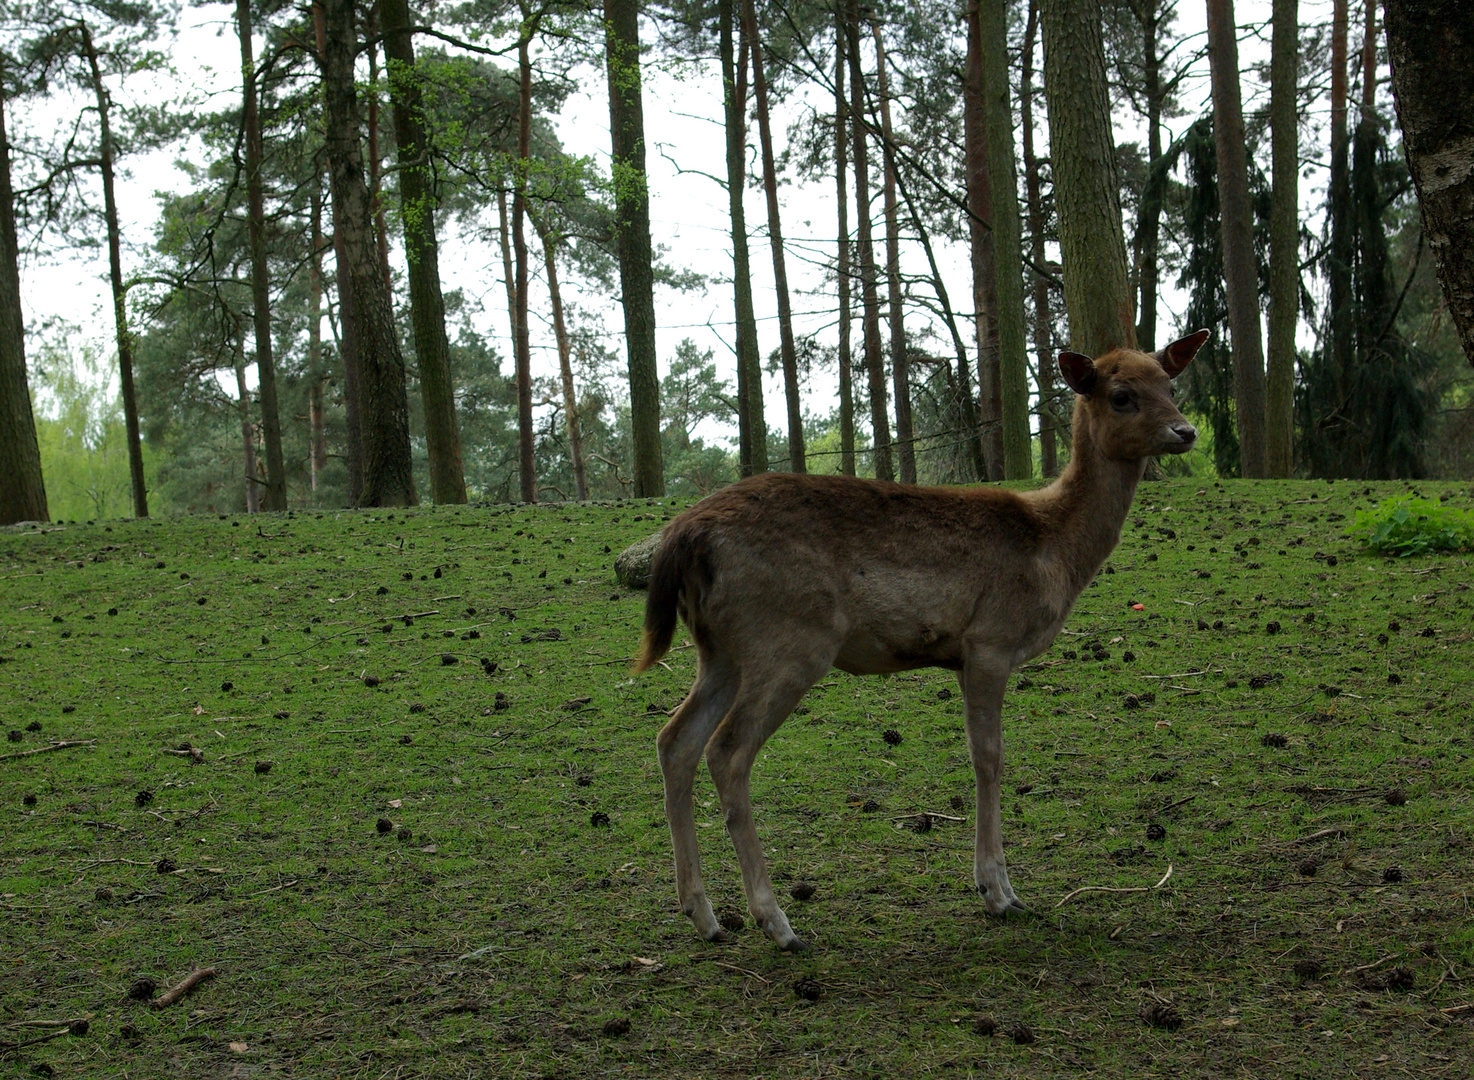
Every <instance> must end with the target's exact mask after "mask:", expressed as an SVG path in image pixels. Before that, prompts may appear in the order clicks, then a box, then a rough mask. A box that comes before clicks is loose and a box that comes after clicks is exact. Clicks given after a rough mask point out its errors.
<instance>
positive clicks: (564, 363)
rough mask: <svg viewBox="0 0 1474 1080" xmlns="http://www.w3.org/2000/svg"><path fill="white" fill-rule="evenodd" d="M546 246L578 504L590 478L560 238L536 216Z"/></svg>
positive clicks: (585, 494) (586, 492)
mask: <svg viewBox="0 0 1474 1080" xmlns="http://www.w3.org/2000/svg"><path fill="white" fill-rule="evenodd" d="M532 224H533V227H534V228H536V229H537V233H538V237H539V238H540V239H541V240H542V243H543V261H544V262H545V263H546V264H547V268H548V297H549V299H550V300H551V301H552V306H553V334H554V336H555V337H556V338H557V340H558V375H559V377H560V378H561V380H562V383H563V425H564V428H565V429H566V430H567V432H568V456H569V457H570V458H571V459H572V462H573V487H574V490H575V491H576V492H577V494H578V501H579V502H587V501H588V498H589V478H588V473H587V472H586V471H585V470H584V462H583V432H582V431H581V430H580V428H579V423H578V395H577V394H576V393H574V389H573V361H572V357H571V356H570V352H571V348H570V346H569V343H568V326H567V324H565V323H564V321H563V294H562V292H561V291H560V290H559V288H558V259H557V253H558V238H557V236H556V235H555V234H554V233H553V232H552V231H551V230H550V229H549V227H548V226H547V225H546V224H544V223H543V222H541V221H540V220H539V219H538V218H537V217H534V218H533V219H532Z"/></svg>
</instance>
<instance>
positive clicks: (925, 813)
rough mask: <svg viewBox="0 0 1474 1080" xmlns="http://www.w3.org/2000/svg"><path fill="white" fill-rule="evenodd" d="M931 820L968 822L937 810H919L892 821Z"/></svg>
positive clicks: (896, 817)
mask: <svg viewBox="0 0 1474 1080" xmlns="http://www.w3.org/2000/svg"><path fill="white" fill-rule="evenodd" d="M923 817H924V818H931V819H932V820H933V821H966V820H967V818H960V817H953V816H952V815H951V814H939V813H937V812H936V811H935V810H918V811H916V813H914V814H897V815H896V816H895V817H893V818H891V820H892V821H909V820H910V819H911V818H923Z"/></svg>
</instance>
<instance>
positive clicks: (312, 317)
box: [307, 176, 328, 491]
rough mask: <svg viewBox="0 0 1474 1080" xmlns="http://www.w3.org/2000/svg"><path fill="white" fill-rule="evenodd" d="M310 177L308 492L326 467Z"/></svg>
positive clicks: (318, 249)
mask: <svg viewBox="0 0 1474 1080" xmlns="http://www.w3.org/2000/svg"><path fill="white" fill-rule="evenodd" d="M320 179H321V178H320V177H318V176H314V177H313V178H312V196H311V203H310V206H311V209H310V210H309V218H310V222H311V231H312V258H311V261H310V263H309V265H308V271H307V445H308V462H309V467H310V475H311V477H312V490H313V491H316V490H317V488H318V485H319V484H320V483H322V474H323V470H324V469H326V468H327V464H328V441H327V431H326V425H325V424H324V422H323V421H324V417H323V401H322V399H323V384H324V383H325V382H326V381H327V374H326V373H325V372H324V371H323V369H322V249H323V238H322V190H321V188H320V186H319V183H318V181H319V180H320Z"/></svg>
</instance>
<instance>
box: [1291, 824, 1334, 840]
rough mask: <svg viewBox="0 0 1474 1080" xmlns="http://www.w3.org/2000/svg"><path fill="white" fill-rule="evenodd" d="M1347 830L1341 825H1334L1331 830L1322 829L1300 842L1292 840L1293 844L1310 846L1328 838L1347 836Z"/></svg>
mask: <svg viewBox="0 0 1474 1080" xmlns="http://www.w3.org/2000/svg"><path fill="white" fill-rule="evenodd" d="M1345 835H1346V830H1345V829H1343V828H1341V827H1340V826H1339V825H1333V826H1331V828H1329V829H1320V830H1318V831H1316V832H1313V833H1311V834H1310V835H1309V836H1302V837H1301V838H1300V839H1299V840H1292V841H1291V843H1292V844H1309V843H1311V842H1312V841H1315V840H1324V839H1326V837H1328V836H1345Z"/></svg>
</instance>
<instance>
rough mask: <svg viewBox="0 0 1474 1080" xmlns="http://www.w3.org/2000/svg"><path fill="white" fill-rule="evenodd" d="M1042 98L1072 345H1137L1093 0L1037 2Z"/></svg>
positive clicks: (1095, 349)
mask: <svg viewBox="0 0 1474 1080" xmlns="http://www.w3.org/2000/svg"><path fill="white" fill-rule="evenodd" d="M1040 16H1041V20H1040V24H1041V26H1042V28H1043V31H1044V97H1045V100H1046V102H1047V103H1048V106H1049V146H1050V161H1051V164H1052V165H1053V169H1054V201H1055V205H1056V207H1057V208H1058V212H1059V249H1060V260H1061V262H1062V263H1063V265H1064V282H1065V310H1066V312H1067V313H1068V315H1069V321H1070V348H1071V349H1072V350H1073V351H1075V352H1081V353H1085V354H1086V355H1087V356H1100V355H1101V354H1103V353H1105V352H1107V351H1109V350H1111V349H1114V348H1119V347H1121V346H1134V345H1135V344H1136V320H1135V313H1134V312H1133V311H1132V306H1133V305H1132V301H1131V289H1130V286H1129V285H1128V284H1127V265H1126V239H1125V235H1124V234H1123V232H1122V229H1121V185H1120V182H1119V174H1118V172H1117V168H1116V153H1115V141H1114V139H1113V138H1112V136H1111V116H1110V102H1109V94H1108V86H1107V82H1106V67H1105V49H1104V46H1103V45H1102V42H1101V26H1100V5H1099V3H1098V2H1097V0H1041V5H1040Z"/></svg>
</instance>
